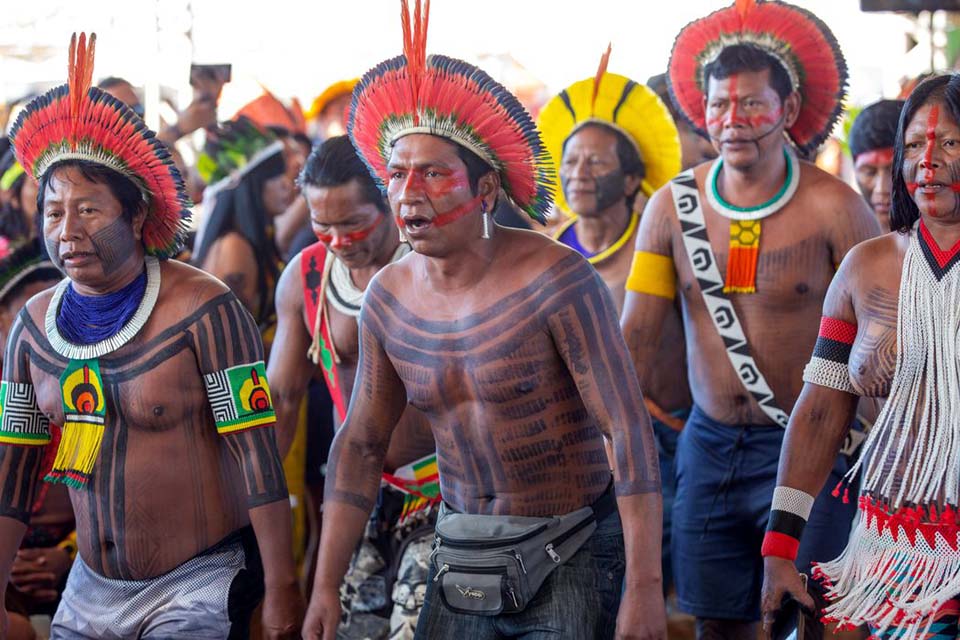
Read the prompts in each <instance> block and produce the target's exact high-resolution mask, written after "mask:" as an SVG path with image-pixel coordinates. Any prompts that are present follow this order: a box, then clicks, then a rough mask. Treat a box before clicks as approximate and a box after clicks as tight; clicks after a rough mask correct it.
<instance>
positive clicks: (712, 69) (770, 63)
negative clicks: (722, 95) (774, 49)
mask: <svg viewBox="0 0 960 640" xmlns="http://www.w3.org/2000/svg"><path fill="white" fill-rule="evenodd" d="M764 69H769V70H770V86H771V87H772V88H773V90H774V91H776V92H777V95H778V96H780V101H781V102H782V101H784V100H786V98H787V96H789V95H790V94H791V93H792V92H793V85H792V84H791V82H790V76H789V75H788V74H787V70H786V69H784V68H783V65H782V64H781V63H780V62H779V61H778V60H777V59H776V58H774V57H773V56H771V55H770V54H769V53H767V52H766V51H764V50H763V49H760V48H758V47H754V46H751V45H748V44H735V45H732V46H729V47H726V48H725V49H724V50H723V51H721V52H720V55H719V56H717V58H716V59H715V60H714V61H713V62H710V63H708V64H707V66H705V67H704V68H703V92H704V94H706V93H707V88H708V87H709V84H710V78H715V79H717V80H723V79H724V78H729V77H730V76H732V75H733V74H735V73H740V72H741V71H763V70H764Z"/></svg>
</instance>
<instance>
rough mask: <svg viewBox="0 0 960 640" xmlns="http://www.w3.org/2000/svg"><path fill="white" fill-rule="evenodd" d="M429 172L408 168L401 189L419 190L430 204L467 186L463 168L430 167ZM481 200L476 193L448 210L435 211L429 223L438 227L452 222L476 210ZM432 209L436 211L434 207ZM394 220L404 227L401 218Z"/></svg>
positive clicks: (397, 217)
mask: <svg viewBox="0 0 960 640" xmlns="http://www.w3.org/2000/svg"><path fill="white" fill-rule="evenodd" d="M429 172H430V173H431V174H434V175H430V176H427V175H426V173H427V171H425V170H423V169H411V170H409V171H408V173H407V177H406V179H405V180H404V181H403V191H404V192H405V191H407V190H413V191H414V192H421V193H423V195H424V196H425V198H426V199H427V200H428V201H429V202H430V203H431V205H432V204H433V203H434V201H437V200H440V199H443V198H445V197H448V196H450V195H451V194H452V193H454V192H455V191H456V190H457V189H461V188H469V182H468V179H467V175H466V171H464V170H448V169H443V168H438V167H431V168H430V169H429ZM482 200H483V197H482V196H481V195H479V194H478V195H477V196H475V197H473V198H471V199H470V200H468V201H466V202H464V203H462V204H460V205H458V206H456V207H454V208H452V209H450V210H448V211H444V212H442V213H440V212H437V213H436V215H435V216H434V217H433V218H432V220H431V223H432V224H434V225H436V226H438V227H443V226H446V225H448V224H450V223H452V222H456V221H457V220H459V219H460V218H462V217H464V216H466V215H468V214H470V213H472V212H474V211H476V208H477V206H479V204H480V202H481V201H482ZM434 210H435V211H436V209H435V208H434ZM395 220H396V223H397V226H398V227H400V228H401V229H402V228H403V227H404V222H403V218H402V217H400V216H396V218H395Z"/></svg>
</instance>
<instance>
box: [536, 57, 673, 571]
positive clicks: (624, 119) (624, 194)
mask: <svg viewBox="0 0 960 640" xmlns="http://www.w3.org/2000/svg"><path fill="white" fill-rule="evenodd" d="M609 54H610V49H609V48H608V49H607V53H606V54H605V55H604V56H603V57H602V58H601V62H600V69H599V70H598V71H597V73H596V75H595V76H594V77H593V78H590V79H587V80H581V81H580V82H576V83H574V84H573V85H571V86H569V87H567V88H566V89H564V90H563V91H562V92H560V94H559V95H557V96H555V97H554V98H553V99H552V100H551V101H550V102H548V103H547V104H546V106H544V108H543V109H542V110H541V111H540V115H539V117H538V122H537V124H538V126H539V128H540V131H541V132H543V138H544V142H545V143H546V145H547V149H548V150H549V151H550V154H551V156H552V157H553V159H554V165H555V166H556V167H557V172H558V174H559V175H560V187H561V189H560V190H559V191H558V192H557V195H556V201H555V204H556V205H557V207H558V208H559V209H560V210H561V211H563V212H565V213H566V215H567V216H569V218H570V219H569V220H568V221H567V222H566V223H564V224H563V225H561V227H560V228H559V229H558V230H557V231H556V232H555V233H554V239H556V240H558V241H559V242H561V243H563V244H565V245H567V246H568V247H570V248H572V249H574V250H575V251H577V252H579V253H580V254H581V255H582V256H584V257H585V258H586V259H587V262H589V263H590V264H592V265H593V267H594V268H595V269H596V270H597V273H599V274H600V277H601V278H602V279H603V281H604V282H605V283H606V285H607V287H608V288H609V289H610V293H611V295H613V299H614V302H615V303H616V305H617V311H618V313H619V312H621V311H622V310H623V300H624V296H625V294H626V290H625V289H624V287H625V285H626V284H627V275H628V274H629V272H630V261H631V259H632V257H633V246H634V245H635V244H636V236H637V229H638V227H639V222H640V214H639V212H638V211H637V207H636V206H635V203H634V201H635V199H637V198H641V199H642V200H643V201H644V202H646V199H647V198H649V197H650V196H651V195H652V194H653V192H654V191H655V190H656V189H659V188H660V187H661V186H663V185H664V184H666V182H667V181H668V180H670V179H671V178H673V177H674V176H675V175H676V174H677V173H678V172H679V171H680V158H681V147H680V143H679V140H678V137H677V128H676V126H675V125H674V121H673V118H672V116H671V115H670V113H669V111H668V109H667V108H666V106H665V105H664V104H663V102H662V101H661V100H660V99H659V98H658V97H657V95H656V94H655V93H654V92H653V91H651V90H650V89H648V88H647V87H645V86H644V85H641V84H637V83H636V82H634V81H633V80H630V79H629V78H625V77H624V76H620V75H616V74H613V73H607V71H606V66H607V61H608V60H609ZM640 208H641V209H642V207H640ZM664 331H665V332H666V335H665V336H664V338H663V341H662V343H661V347H660V349H659V351H658V352H657V354H656V358H657V359H656V362H657V369H658V373H657V375H656V376H655V377H654V378H653V379H651V380H649V381H648V382H650V383H651V384H650V386H649V387H647V388H646V389H645V391H644V399H645V401H646V405H647V409H648V410H649V411H650V412H651V414H652V417H653V418H654V419H653V431H654V436H655V437H656V439H657V450H658V453H659V461H660V473H661V480H662V492H663V514H664V520H663V523H664V538H663V544H664V546H665V548H664V549H663V554H664V555H663V558H664V564H663V570H664V576H665V577H666V576H667V575H669V567H668V566H667V565H666V560H667V559H668V558H669V554H668V551H669V549H668V548H666V545H668V544H669V542H670V539H669V526H670V520H669V514H670V506H671V501H672V498H673V485H674V483H673V474H672V469H673V452H674V451H675V450H676V437H677V434H678V431H679V430H680V429H682V428H683V420H684V418H686V416H687V415H688V414H689V412H690V405H691V400H690V390H689V389H688V387H687V378H686V362H685V353H684V347H683V329H682V325H681V322H680V316H679V308H678V306H677V307H676V308H674V309H672V310H671V311H670V318H669V319H668V321H667V322H666V323H665V327H664ZM665 582H666V580H665Z"/></svg>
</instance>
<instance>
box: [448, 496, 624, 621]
mask: <svg viewBox="0 0 960 640" xmlns="http://www.w3.org/2000/svg"><path fill="white" fill-rule="evenodd" d="M615 508H616V503H615V502H614V497H613V492H612V490H608V491H607V492H606V493H605V494H604V495H603V496H602V497H601V498H600V499H599V500H597V502H596V503H594V505H593V506H590V507H583V508H582V509H578V510H576V511H573V512H571V513H568V514H566V515H563V516H554V517H551V518H529V517H523V516H485V515H472V514H467V513H457V512H455V511H454V510H452V509H451V508H450V507H448V506H447V505H446V503H444V504H442V505H441V506H440V513H439V515H438V517H437V527H436V540H435V543H434V548H433V552H432V554H431V562H432V564H433V570H434V578H433V581H434V582H435V583H438V589H437V591H438V592H439V595H440V597H441V599H442V601H443V603H444V605H445V606H446V607H447V608H448V609H450V610H451V611H456V612H458V613H470V614H475V615H483V616H494V615H497V614H500V613H516V612H519V611H523V609H524V607H526V606H527V604H529V603H530V601H531V600H533V598H534V596H536V595H537V591H539V590H540V586H541V585H542V584H543V582H544V580H546V579H547V576H549V575H550V573H551V572H553V570H554V569H556V568H557V567H558V566H560V565H561V564H563V563H564V562H566V561H567V560H569V559H570V558H572V557H573V555H574V554H575V553H576V552H577V551H578V550H579V549H580V547H582V546H583V544H584V543H585V542H586V541H587V540H588V539H589V538H590V536H591V535H593V532H594V531H595V530H596V528H597V521H598V520H599V519H602V518H603V517H605V516H606V515H608V514H609V513H611V512H612V511H613V510H614V509H615Z"/></svg>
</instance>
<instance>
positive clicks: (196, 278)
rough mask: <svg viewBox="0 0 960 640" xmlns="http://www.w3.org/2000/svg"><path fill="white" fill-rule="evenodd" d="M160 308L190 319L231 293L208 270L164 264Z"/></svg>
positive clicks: (161, 264) (165, 262) (183, 264)
mask: <svg viewBox="0 0 960 640" xmlns="http://www.w3.org/2000/svg"><path fill="white" fill-rule="evenodd" d="M160 277H161V280H160V282H161V285H160V298H159V300H158V301H157V306H158V308H167V309H169V310H170V311H171V312H172V313H177V314H178V315H179V314H182V315H181V316H180V317H186V316H187V315H190V314H192V313H193V312H194V311H196V310H197V309H198V308H199V307H202V306H203V305H204V304H206V303H208V302H210V301H211V300H213V299H214V298H217V297H219V296H222V295H224V294H226V293H229V292H230V289H229V288H228V287H227V285H225V284H223V283H222V282H221V281H220V280H218V279H217V278H215V277H213V276H212V275H210V274H209V273H207V272H205V271H201V270H200V269H197V268H196V267H193V266H191V265H189V264H185V263H183V262H180V261H178V260H164V261H163V262H161V263H160Z"/></svg>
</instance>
